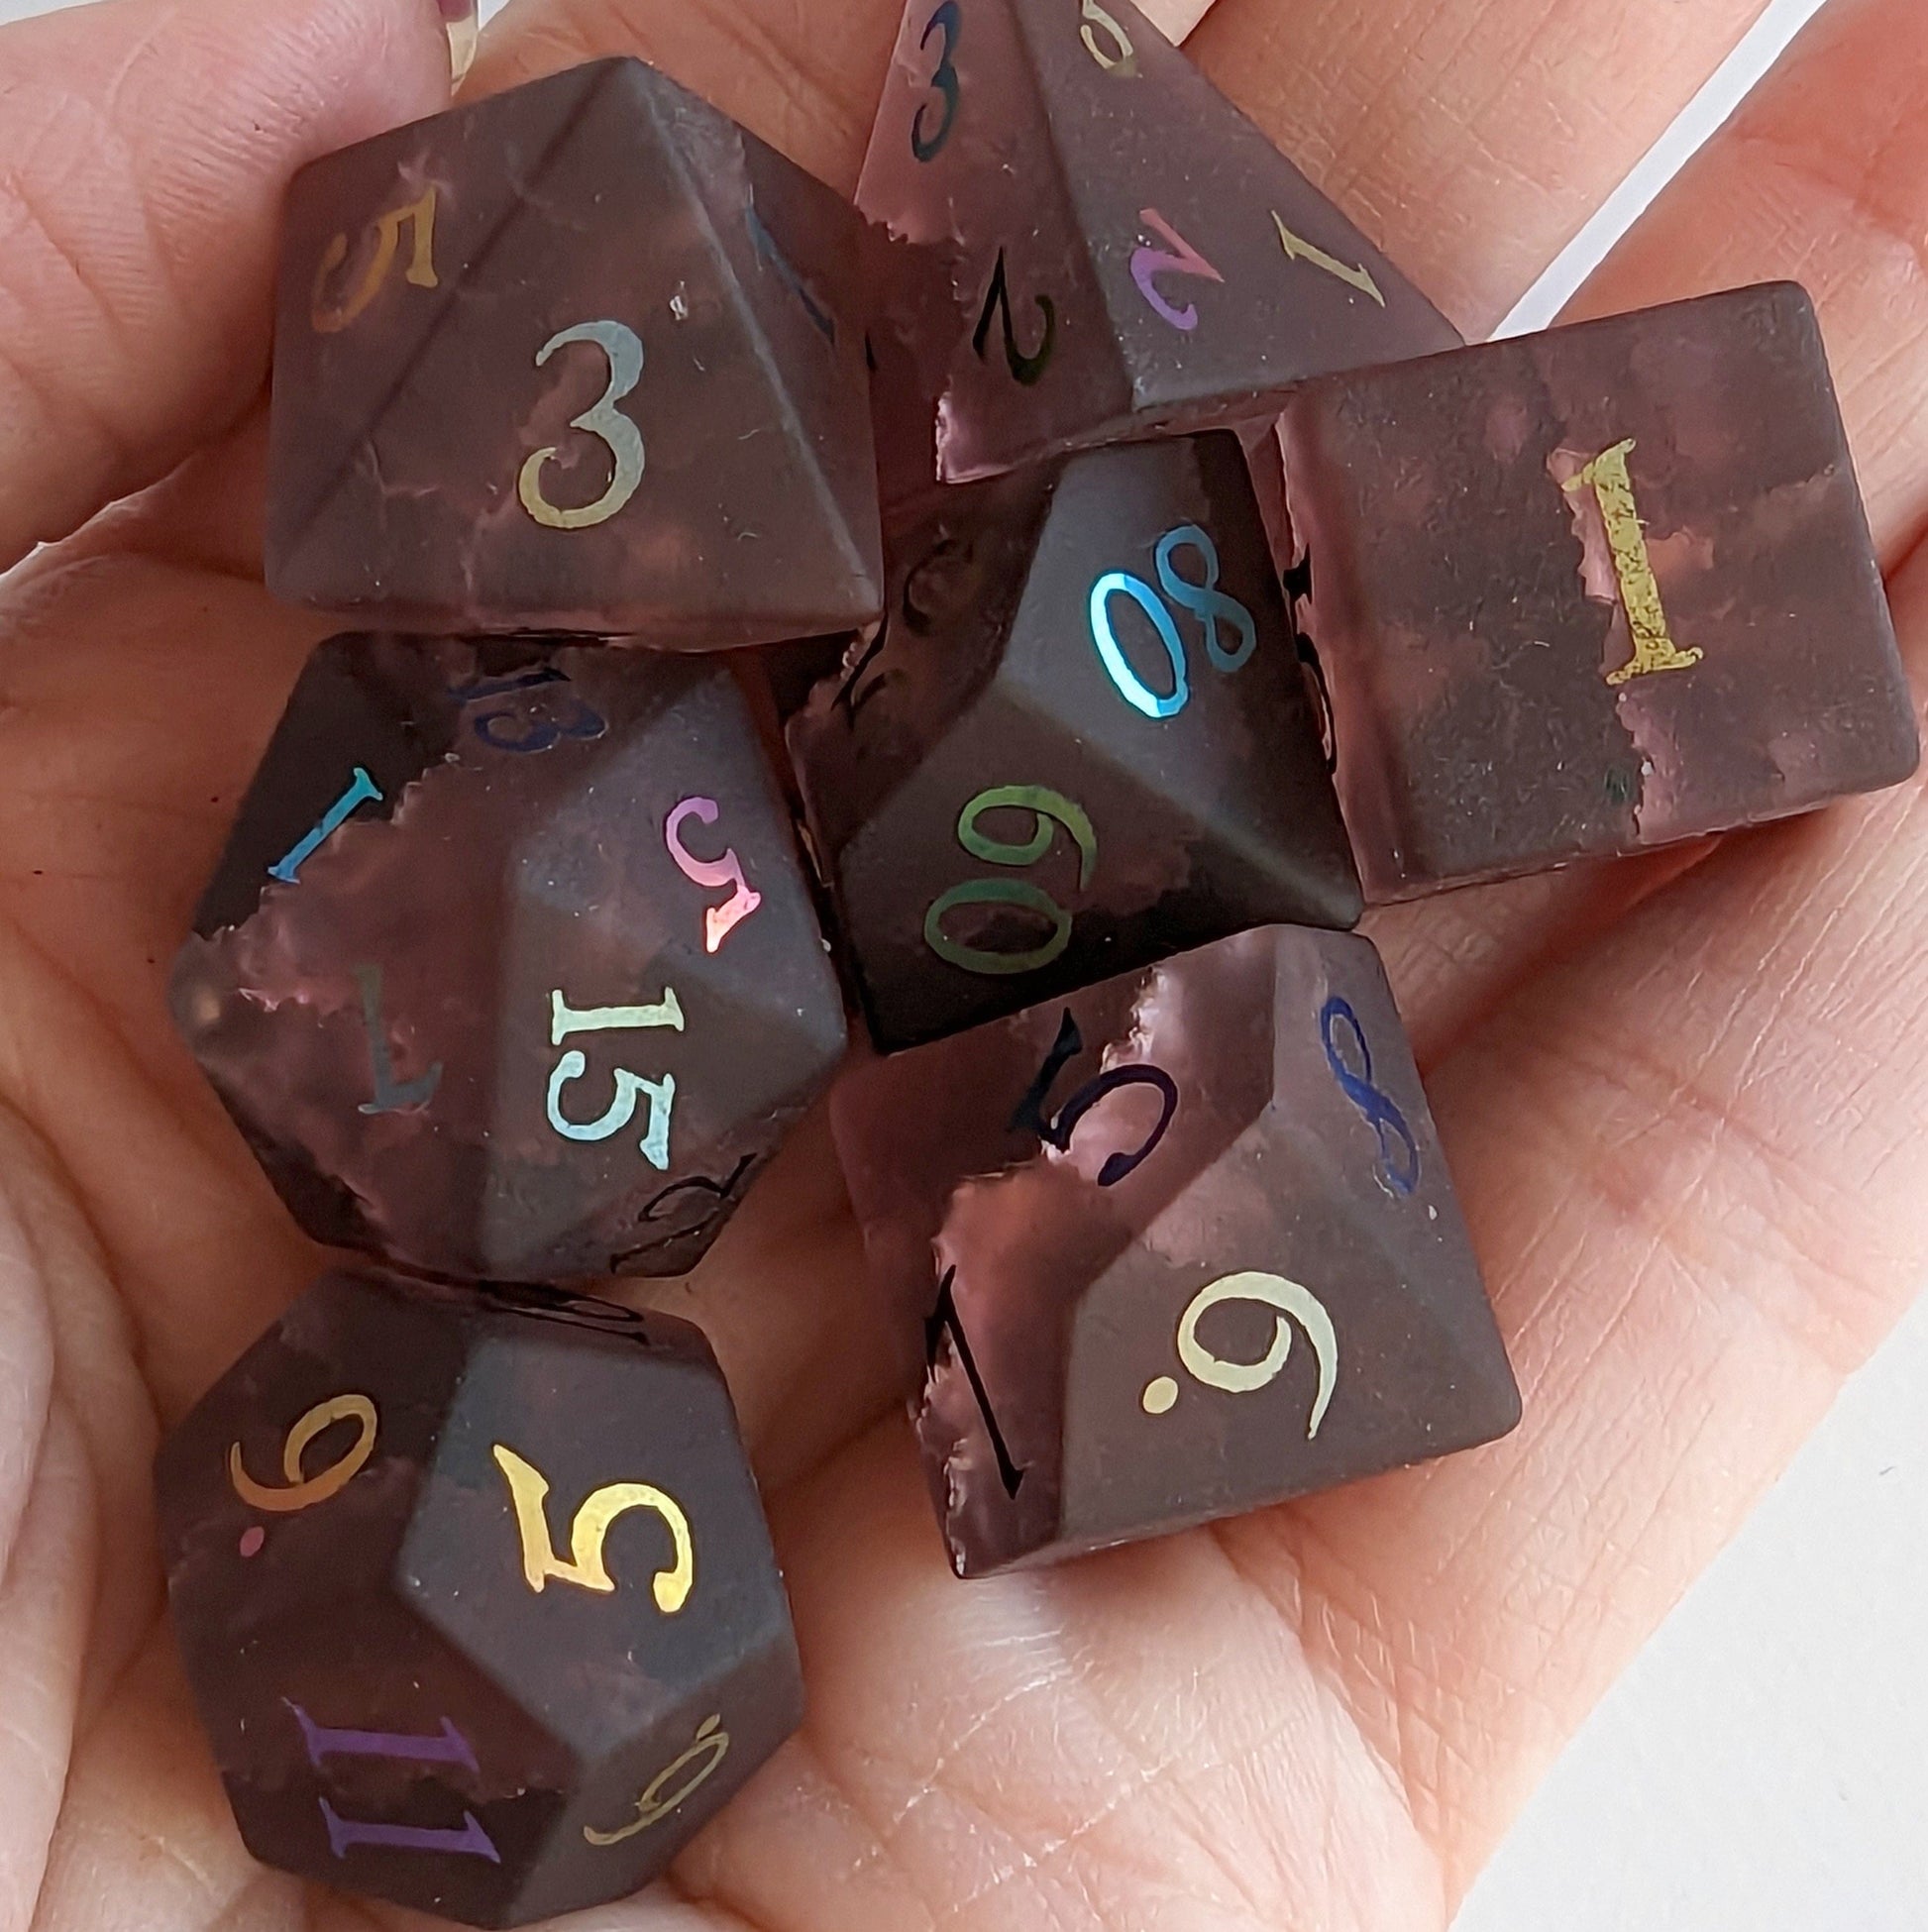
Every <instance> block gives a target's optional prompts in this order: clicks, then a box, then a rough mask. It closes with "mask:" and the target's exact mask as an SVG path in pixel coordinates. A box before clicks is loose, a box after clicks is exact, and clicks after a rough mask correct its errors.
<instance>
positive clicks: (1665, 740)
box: [1280, 284, 1918, 900]
mask: <svg viewBox="0 0 1928 1932" xmlns="http://www.w3.org/2000/svg"><path fill="white" fill-rule="evenodd" d="M1280 435H1281V437H1282V439H1283V441H1284V445H1285V467H1286V483H1287V490H1288V494H1289V498H1290V509H1291V518H1292V523H1293V526H1294V529H1295V530H1296V532H1297V535H1298V537H1299V539H1300V540H1301V541H1302V542H1303V544H1304V545H1305V546H1306V549H1305V555H1304V557H1303V558H1302V559H1301V561H1300V564H1299V567H1298V569H1297V571H1296V572H1295V573H1294V581H1295V583H1296V584H1298V585H1300V586H1303V587H1306V588H1308V589H1309V592H1310V594H1309V596H1308V597H1307V598H1306V600H1305V601H1304V603H1303V604H1302V606H1301V612H1300V620H1301V624H1302V626H1303V629H1304V630H1305V632H1306V633H1307V634H1308V635H1309V637H1310V639H1311V642H1312V646H1313V648H1314V649H1315V650H1316V651H1317V654H1318V656H1319V658H1320V660H1321V661H1322V662H1323V666H1324V674H1325V680H1326V683H1327V686H1328V688H1329V690H1330V694H1331V705H1332V711H1333V717H1334V721H1335V725H1336V727H1337V736H1338V747H1339V763H1338V783H1339V799H1340V802H1341V804H1342V805H1343V806H1344V810H1345V819H1346V824H1347V827H1348V828H1349V830H1350V831H1351V834H1352V841H1353V849H1354V850H1355V851H1356V852H1357V854H1358V859H1359V869H1360V872H1361V873H1362V874H1363V876H1364V879H1365V885H1366V892H1367V896H1368V898H1370V899H1373V900H1390V899H1402V898H1409V897H1412V896H1414V895H1417V894H1421V893H1426V892H1431V891H1435V890H1437V889H1439V888H1441V887H1445V886H1455V885H1463V884H1466V883H1468V882H1471V881H1474V880H1480V879H1490V878H1498V877H1503V876H1505V875H1508V874H1513V873H1524V872H1534V871H1540V870H1544V869H1546V868H1548V867H1552V866H1556V865H1560V864H1563V863H1565V862H1566V861H1568V860H1571V859H1578V858H1583V857H1586V856H1588V855H1596V854H1605V853H1619V852H1631V851H1634V850H1637V849H1639V848H1642V847H1646V846H1656V845H1662V844H1666V843H1668V842H1670V841H1672V840H1675V839H1682V838H1689V837H1693V836H1695V835H1697V834H1700V833H1704V832H1716V831H1725V830H1728V829H1730V828H1732V827H1735V826H1739V825H1747V824H1754V823H1757V822H1759V821H1761V820H1763V819H1768V818H1775V817H1780V816H1782V815H1784V814H1787V813H1790V812H1796V811H1803V810H1806V809H1808V808H1809V807H1811V806H1814V805H1820V804H1823V803H1824V802H1825V801H1827V800H1829V799H1832V798H1836V797H1839V796H1840V795H1842V794H1844V793H1850V792H1862V791H1871V790H1874V789H1876V788H1878V787H1881V786H1886V785H1893V784H1896V783H1898V782H1899V781H1900V780H1902V779H1904V778H1906V777H1907V775H1908V774H1909V773H1910V772H1912V771H1913V770H1914V768H1915V763H1916V759H1917V756H1918V746H1917V742H1916V734H1915V724H1914V707H1913V704H1912V702H1911V700H1910V698H1909V694H1908V688H1907V684H1906V682H1905V680H1904V678H1903V676H1902V671H1901V666H1900V661H1899V658H1898V656H1897V654H1896V650H1895V642H1894V630H1893V626H1892V623H1891V621H1890V619H1889V616H1888V609H1887V601H1886V597H1885V595H1884V593H1883V591H1882V588H1881V574H1880V570H1879V567H1878V566H1877V564H1876V562H1875V558H1874V549H1873V545H1872V543H1871V540H1870V536H1869V529H1868V521H1867V517H1866V515H1865V513H1864V511H1863V508H1862V502H1861V497H1860V493H1859V491H1858V489H1857V487H1856V483H1855V471H1854V463H1853V459H1852V457H1851V455H1850V453H1849V449H1848V442H1847V437H1846V435H1845V433H1844V431H1843V429H1842V423H1841V415H1840V410H1839V408H1838V406H1837V404H1836V401H1835V396H1834V389H1833V385H1832V382H1831V380H1830V378H1829V374H1828V365H1827V358H1826V354H1825V351H1824V350H1823V347H1822V343H1821V336H1820V331H1819V329H1818V327H1817V326H1816V322H1815V318H1814V311H1813V308H1812V305H1811V304H1810V303H1809V301H1808V299H1807V297H1806V295H1805V294H1804V293H1803V292H1802V291H1801V290H1800V289H1798V288H1796V287H1793V286H1791V285H1787V284H1782V285H1778V286H1770V287H1764V288H1755V289H1746V290H1739V291H1736V292H1732V293H1729V294H1723V295H1715V296H1709V297H1707V298H1705V299H1703V300H1700V301H1697V302H1688V303H1682V304H1679V305H1676V306H1674V307H1670V308H1662V309H1656V310H1653V311H1650V312H1648V313H1645V314H1640V315H1626V316H1619V317H1615V318H1613V319H1611V320H1609V321H1604V322H1594V323H1588V324H1585V325H1583V326H1581V327H1577V328H1570V329H1561V330H1556V331H1554V332H1553V334H1551V335H1545V336H1535V337H1529V338H1525V339H1521V340H1517V341H1512V342H1497V343H1492V344H1489V345H1487V346H1485V347H1483V348H1479V349H1467V350H1462V351H1460V352H1458V353H1457V354H1454V355H1451V356H1446V357H1439V358H1436V359H1434V360H1432V361H1429V362H1426V363H1420V364H1412V365H1408V366H1405V367H1403V368H1396V369H1383V370H1372V371H1368V372H1366V373H1364V374H1361V375H1356V376H1343V377H1339V376H1336V377H1333V378H1332V379H1331V380H1329V381H1324V382H1319V383H1314V384H1312V385H1310V386H1309V387H1308V388H1307V389H1306V390H1304V391H1302V392H1300V393H1299V394H1297V395H1295V396H1294V397H1293V398H1292V400H1291V402H1290V404H1289V406H1288V408H1287V411H1286V414H1285V416H1284V418H1283V419H1282V421H1281V424H1280Z"/></svg>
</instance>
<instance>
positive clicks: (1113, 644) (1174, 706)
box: [1091, 523, 1258, 719]
mask: <svg viewBox="0 0 1928 1932" xmlns="http://www.w3.org/2000/svg"><path fill="white" fill-rule="evenodd" d="M1185 548H1190V549H1193V550H1196V551H1197V552H1198V553H1199V555H1200V556H1201V557H1203V558H1204V559H1205V581H1204V582H1203V583H1202V584H1194V583H1192V582H1191V580H1190V579H1189V578H1185V577H1181V576H1180V575H1179V573H1178V568H1177V566H1176V565H1175V564H1174V563H1173V561H1172V559H1173V557H1174V555H1175V554H1176V553H1177V552H1178V551H1179V550H1181V549H1185ZM1156 560H1157V566H1158V582H1159V583H1160V585H1162V586H1163V587H1164V592H1165V597H1166V598H1169V599H1170V601H1171V602H1173V603H1175V604H1177V605H1178V607H1179V608H1180V609H1181V610H1189V611H1190V612H1191V613H1192V615H1193V616H1195V617H1196V618H1197V619H1198V620H1199V623H1200V625H1201V626H1202V627H1203V629H1204V631H1205V655H1206V656H1207V657H1208V658H1209V659H1210V660H1211V662H1212V668H1213V669H1214V670H1215V671H1223V672H1228V673H1230V672H1233V671H1236V670H1238V669H1240V668H1241V667H1242V666H1243V665H1244V664H1245V663H1247V662H1248V661H1249V659H1250V657H1251V655H1252V653H1253V652H1254V651H1255V650H1257V649H1258V626H1257V624H1256V623H1254V622H1253V621H1252V613H1251V612H1250V611H1249V610H1247V609H1246V608H1245V606H1244V605H1243V604H1242V603H1240V602H1239V601H1238V599H1237V598H1236V597H1234V596H1231V595H1229V594H1228V593H1227V592H1226V591H1224V590H1220V589H1219V549H1218V546H1217V545H1216V544H1215V543H1214V542H1213V541H1212V539H1211V538H1210V537H1209V536H1208V535H1207V534H1206V533H1205V531H1203V530H1201V529H1200V528H1199V526H1198V525H1197V524H1196V523H1181V524H1180V525H1179V526H1178V528H1177V529H1175V530H1167V531H1166V532H1165V534H1164V535H1163V536H1162V537H1160V538H1159V539H1158V548H1157V552H1156ZM1115 596H1127V597H1129V598H1130V599H1131V601H1132V602H1133V603H1135V604H1136V605H1137V606H1138V608H1139V609H1140V610H1142V611H1143V612H1144V614H1145V615H1146V616H1147V617H1148V618H1149V619H1150V620H1151V627H1152V629H1153V630H1155V631H1156V632H1157V633H1158V642H1159V643H1160V644H1162V645H1163V646H1164V649H1165V658H1166V661H1167V663H1168V664H1169V665H1170V667H1171V678H1172V688H1171V690H1170V691H1169V692H1167V693H1165V694H1164V695H1163V696H1162V697H1161V696H1160V695H1159V694H1158V693H1157V692H1155V691H1153V690H1152V689H1151V687H1150V686H1149V685H1147V684H1146V683H1145V681H1144V680H1143V679H1142V678H1140V677H1139V676H1138V674H1137V673H1136V672H1135V671H1134V670H1133V669H1132V668H1131V661H1130V659H1128V658H1127V657H1126V656H1125V651H1124V648H1123V646H1121V645H1120V643H1119V641H1118V633H1117V632H1116V631H1115V630H1114V629H1113V628H1112V599H1113V597H1115ZM1221 622H1224V623H1227V624H1230V625H1231V626H1232V630H1233V631H1235V632H1236V633H1237V639H1238V641H1237V644H1236V646H1235V647H1234V648H1232V649H1231V650H1228V649H1227V648H1226V646H1225V645H1224V644H1223V643H1222V642H1221V641H1220V638H1219V625H1220V623H1221ZM1091 638H1092V642H1093V643H1094V644H1096V645H1097V646H1098V655H1099V658H1100V659H1101V661H1102V662H1103V664H1104V666H1105V669H1106V671H1107V672H1108V673H1109V674H1110V677H1111V680H1112V683H1113V684H1114V685H1116V686H1117V687H1118V695H1119V696H1120V697H1121V698H1124V699H1125V702H1126V703H1127V704H1129V705H1130V706H1131V708H1132V709H1133V710H1135V711H1142V712H1143V713H1144V715H1145V716H1146V717H1148V718H1154V719H1159V718H1168V717H1176V716H1177V714H1178V713H1179V712H1180V711H1182V710H1183V709H1184V708H1185V706H1186V705H1187V704H1188V703H1190V702H1191V698H1192V685H1191V679H1190V677H1189V676H1188V674H1187V671H1186V665H1185V644H1184V640H1183V639H1182V638H1180V636H1179V634H1178V625H1177V623H1176V622H1175V621H1174V620H1173V618H1172V614H1171V612H1170V611H1169V610H1167V609H1166V608H1165V604H1164V601H1163V600H1161V599H1160V597H1159V595H1158V592H1157V591H1156V590H1153V589H1152V588H1151V586H1150V585H1149V584H1147V583H1146V582H1145V581H1144V579H1143V578H1141V577H1133V576H1131V575H1130V573H1129V572H1127V571H1107V572H1106V573H1105V575H1104V576H1103V577H1101V578H1100V579H1099V580H1098V582H1097V583H1096V584H1094V585H1093V586H1092V587H1091Z"/></svg>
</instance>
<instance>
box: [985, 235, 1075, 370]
mask: <svg viewBox="0 0 1928 1932" xmlns="http://www.w3.org/2000/svg"><path fill="white" fill-rule="evenodd" d="M1035 299H1036V302H1037V312H1038V313H1039V314H1040V315H1041V316H1043V318H1044V335H1043V338H1042V340H1040V341H1039V343H1038V345H1037V347H1036V348H1035V349H1034V350H1032V351H1030V352H1029V353H1028V354H1026V353H1025V351H1023V350H1021V349H1019V348H1018V328H1017V325H1016V323H1014V322H1013V320H1012V317H1011V283H1010V281H1009V280H1008V279H1007V276H1006V270H1005V252H1004V250H1003V249H1000V250H999V251H998V266H997V268H995V269H993V270H992V274H991V286H990V288H989V290H988V291H987V292H986V294H985V297H984V312H983V314H981V315H980V316H979V317H978V326H977V333H976V334H975V335H973V336H972V338H971V347H972V349H974V350H975V351H976V352H977V358H978V361H979V362H982V361H983V360H984V349H985V345H986V344H987V343H988V342H989V341H990V340H991V318H992V317H993V316H994V315H997V314H999V313H1001V312H1002V314H1003V316H1004V325H1005V367H1006V368H1007V369H1009V370H1010V371H1011V373H1012V375H1013V376H1016V377H1017V378H1018V381H1020V382H1021V383H1023V384H1024V386H1025V387H1026V388H1029V387H1030V386H1031V385H1032V384H1033V383H1035V382H1037V381H1039V380H1040V379H1041V378H1042V377H1043V375H1044V372H1045V371H1046V370H1047V369H1048V368H1050V366H1051V354H1052V351H1053V350H1054V349H1055V348H1056V346H1057V340H1058V309H1057V304H1056V303H1055V302H1054V301H1052V299H1051V298H1050V296H1048V295H1039V296H1037V297H1036V298H1035Z"/></svg>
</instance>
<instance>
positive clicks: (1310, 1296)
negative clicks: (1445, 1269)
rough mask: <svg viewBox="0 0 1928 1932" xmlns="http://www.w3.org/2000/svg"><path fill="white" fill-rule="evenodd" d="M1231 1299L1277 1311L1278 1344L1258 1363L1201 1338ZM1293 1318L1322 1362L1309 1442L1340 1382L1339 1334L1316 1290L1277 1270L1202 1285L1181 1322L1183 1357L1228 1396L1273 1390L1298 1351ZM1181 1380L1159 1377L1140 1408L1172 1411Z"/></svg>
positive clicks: (1201, 1379)
mask: <svg viewBox="0 0 1928 1932" xmlns="http://www.w3.org/2000/svg"><path fill="white" fill-rule="evenodd" d="M1226 1302H1248V1303H1256V1304H1257V1305H1258V1306H1260V1307H1262V1308H1269V1309H1271V1310H1273V1311H1274V1314H1275V1318H1276V1319H1275V1321H1274V1325H1273V1330H1272V1345H1271V1346H1270V1347H1269V1348H1267V1349H1266V1351H1265V1354H1264V1356H1263V1358H1262V1359H1260V1360H1258V1361H1255V1362H1242V1361H1228V1360H1227V1359H1226V1358H1225V1357H1224V1356H1223V1355H1218V1354H1214V1353H1213V1351H1212V1350H1211V1349H1210V1348H1208V1347H1207V1346H1206V1345H1205V1343H1204V1342H1201V1341H1200V1340H1199V1325H1200V1323H1202V1322H1203V1321H1204V1319H1205V1318H1206V1316H1207V1315H1209V1314H1210V1313H1211V1312H1212V1310H1213V1309H1215V1308H1218V1307H1220V1306H1221V1305H1222V1304H1224V1303H1226ZM1288 1316H1290V1317H1291V1318H1292V1321H1294V1322H1297V1323H1298V1324H1299V1326H1300V1328H1302V1329H1303V1330H1304V1331H1305V1335H1306V1340H1307V1341H1308V1342H1311V1343H1312V1351H1313V1354H1314V1355H1315V1357H1317V1359H1318V1363H1319V1387H1318V1391H1317V1393H1316V1394H1315V1395H1314V1397H1313V1404H1312V1415H1311V1419H1310V1421H1309V1422H1308V1424H1307V1427H1306V1441H1307V1442H1311V1441H1312V1440H1313V1439H1314V1438H1315V1437H1316V1436H1317V1435H1318V1434H1319V1425H1320V1424H1321V1423H1322V1422H1324V1421H1325V1419H1326V1411H1327V1409H1328V1408H1329V1407H1330V1406H1331V1403H1332V1399H1333V1390H1334V1388H1335V1387H1336V1386H1337V1384H1338V1381H1339V1336H1338V1333H1337V1332H1336V1331H1335V1330H1334V1328H1333V1319H1332V1317H1331V1316H1330V1315H1329V1314H1327V1312H1326V1305H1325V1304H1324V1303H1323V1302H1322V1301H1321V1300H1320V1299H1319V1297H1318V1296H1317V1295H1315V1294H1314V1293H1313V1292H1312V1290H1311V1289H1310V1288H1303V1287H1301V1286H1300V1285H1299V1283H1298V1282H1296V1281H1287V1280H1286V1279H1285V1277H1284V1276H1283V1275H1276V1274H1256V1273H1246V1274H1229V1275H1226V1276H1225V1277H1224V1278H1223V1279H1221V1280H1218V1281H1214V1282H1211V1283H1210V1284H1208V1285H1207V1286H1206V1287H1204V1288H1201V1289H1200V1290H1199V1292H1198V1293H1197V1294H1196V1295H1194V1296H1193V1297H1192V1299H1191V1301H1190V1303H1189V1304H1188V1305H1187V1306H1186V1309H1185V1312H1184V1314H1183V1315H1182V1316H1180V1318H1179V1322H1178V1359H1179V1361H1180V1363H1181V1364H1182V1365H1183V1366H1184V1369H1185V1372H1186V1374H1188V1375H1189V1376H1191V1378H1192V1379H1193V1380H1194V1381H1195V1382H1198V1383H1200V1384H1201V1385H1202V1386H1204V1387H1206V1388H1209V1389H1218V1390H1220V1391H1222V1392H1223V1393H1225V1394H1227V1395H1252V1394H1255V1393H1256V1392H1257V1391H1258V1390H1260V1389H1264V1388H1270V1387H1271V1385H1272V1384H1273V1383H1274V1382H1276V1381H1277V1380H1278V1378H1279V1376H1280V1375H1281V1374H1283V1373H1284V1371H1285V1364H1286V1362H1287V1360H1288V1359H1289V1357H1290V1355H1291V1352H1292V1329H1291V1325H1290V1323H1288V1321H1287V1320H1286V1318H1287V1317H1288ZM1178 1395H1179V1388H1178V1382H1177V1379H1176V1378H1175V1377H1173V1376H1170V1375H1159V1376H1156V1377H1154V1378H1153V1379H1152V1380H1151V1381H1149V1382H1147V1383H1146V1384H1145V1387H1144V1393H1143V1394H1142V1395H1141V1396H1140V1397H1139V1406H1140V1407H1141V1408H1142V1409H1143V1410H1144V1412H1145V1414H1146V1415H1148V1416H1162V1415H1168V1414H1169V1413H1170V1412H1171V1410H1172V1409H1173V1408H1174V1407H1175V1406H1176V1405H1177V1402H1178Z"/></svg>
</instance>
